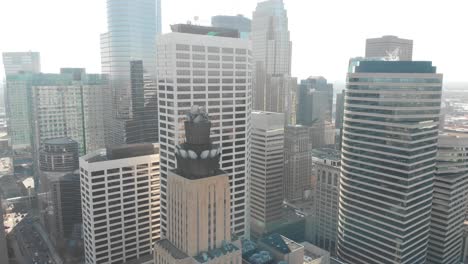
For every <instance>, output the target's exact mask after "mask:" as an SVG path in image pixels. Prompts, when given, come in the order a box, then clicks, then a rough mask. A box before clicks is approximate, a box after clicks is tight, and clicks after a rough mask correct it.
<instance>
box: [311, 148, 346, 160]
mask: <svg viewBox="0 0 468 264" xmlns="http://www.w3.org/2000/svg"><path fill="white" fill-rule="evenodd" d="M312 157H313V158H319V159H327V160H334V161H340V160H341V152H340V151H339V150H337V149H334V148H316V149H312Z"/></svg>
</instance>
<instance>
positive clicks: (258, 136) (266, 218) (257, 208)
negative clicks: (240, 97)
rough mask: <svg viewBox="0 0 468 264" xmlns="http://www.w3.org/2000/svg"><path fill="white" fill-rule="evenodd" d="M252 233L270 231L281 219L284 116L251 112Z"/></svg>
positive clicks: (281, 114) (258, 233)
mask: <svg viewBox="0 0 468 264" xmlns="http://www.w3.org/2000/svg"><path fill="white" fill-rule="evenodd" d="M251 144H252V147H251V149H252V150H251V153H252V154H251V162H252V175H251V178H250V189H251V192H250V217H251V221H250V222H251V225H250V227H251V230H252V233H255V234H256V235H262V234H264V233H267V232H269V230H270V226H271V225H272V224H274V223H275V222H277V221H278V220H280V219H281V216H282V206H283V172H284V114H283V113H273V112H260V111H254V112H252V143H251Z"/></svg>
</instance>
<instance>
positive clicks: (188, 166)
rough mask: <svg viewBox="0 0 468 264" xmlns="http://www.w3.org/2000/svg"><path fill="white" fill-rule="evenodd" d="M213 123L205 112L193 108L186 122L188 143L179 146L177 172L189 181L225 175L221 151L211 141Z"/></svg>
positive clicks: (177, 150)
mask: <svg viewBox="0 0 468 264" xmlns="http://www.w3.org/2000/svg"><path fill="white" fill-rule="evenodd" d="M210 129H211V122H210V120H209V119H208V114H207V113H206V112H205V110H204V109H203V108H201V107H198V106H192V109H191V111H190V113H188V114H187V120H186V121H185V137H186V142H185V143H183V144H181V145H179V146H177V148H176V153H175V156H176V158H177V168H176V169H175V172H176V173H177V174H179V175H181V176H183V177H185V178H188V179H200V178H205V177H211V176H215V175H218V174H221V173H223V172H222V171H221V170H220V169H219V158H220V155H221V150H220V149H219V148H217V147H215V146H213V144H211V140H210Z"/></svg>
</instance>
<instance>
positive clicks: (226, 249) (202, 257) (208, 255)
mask: <svg viewBox="0 0 468 264" xmlns="http://www.w3.org/2000/svg"><path fill="white" fill-rule="evenodd" d="M237 250H239V248H238V247H236V246H235V245H234V244H232V243H229V242H226V241H223V245H222V246H221V247H220V248H215V249H212V250H210V251H208V252H201V253H200V254H198V255H197V256H195V257H194V259H195V260H196V261H198V262H199V263H205V262H208V261H209V260H212V259H215V258H218V257H221V256H224V255H227V254H229V253H232V252H234V251H237Z"/></svg>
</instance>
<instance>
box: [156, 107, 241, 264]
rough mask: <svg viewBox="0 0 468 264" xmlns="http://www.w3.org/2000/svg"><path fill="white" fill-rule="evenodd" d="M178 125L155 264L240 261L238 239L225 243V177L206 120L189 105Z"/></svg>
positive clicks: (228, 237)
mask: <svg viewBox="0 0 468 264" xmlns="http://www.w3.org/2000/svg"><path fill="white" fill-rule="evenodd" d="M184 123H185V135H186V142H185V143H183V144H181V145H178V146H177V149H176V152H175V153H174V154H175V156H176V158H177V162H178V163H177V168H175V169H174V170H171V171H169V175H168V192H167V195H168V198H167V204H168V207H167V211H168V221H167V233H166V235H165V238H164V239H162V240H160V241H158V242H156V244H155V247H154V260H155V264H166V263H177V262H178V261H177V260H180V261H186V262H187V263H212V264H215V263H241V261H242V257H241V251H242V250H241V249H240V247H239V243H237V245H235V244H233V243H231V240H232V238H231V232H232V230H231V216H230V215H231V208H230V207H231V206H230V199H231V198H230V187H229V176H228V175H227V174H226V173H225V172H223V171H222V170H220V169H219V159H220V157H221V149H220V148H219V147H217V146H215V145H213V144H211V140H210V129H211V122H210V121H209V119H208V115H207V113H206V112H204V110H202V109H201V108H199V107H194V108H193V109H192V110H191V112H190V114H189V115H188V120H186V121H185V122H184ZM238 242H239V241H238ZM180 261H179V262H180Z"/></svg>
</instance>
